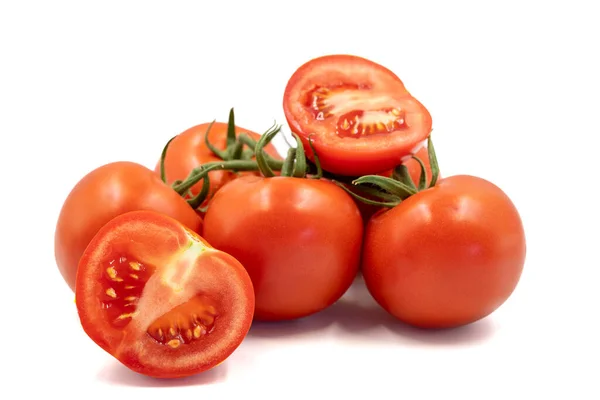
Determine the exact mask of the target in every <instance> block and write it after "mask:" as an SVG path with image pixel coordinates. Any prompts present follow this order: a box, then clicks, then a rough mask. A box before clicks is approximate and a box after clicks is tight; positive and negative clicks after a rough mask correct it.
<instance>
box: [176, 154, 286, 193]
mask: <svg viewBox="0 0 600 400" xmlns="http://www.w3.org/2000/svg"><path fill="white" fill-rule="evenodd" d="M282 166H283V162H282V161H279V162H274V163H272V164H271V163H270V165H269V168H271V169H276V170H280V169H281V167H282ZM213 167H214V168H213ZM224 169H226V170H237V171H257V170H259V165H258V162H256V161H254V160H230V161H213V162H210V163H206V164H202V165H201V166H199V167H196V168H194V169H193V170H192V172H191V173H190V175H188V177H187V178H186V179H185V180H184V181H183V182H180V183H179V184H178V185H174V186H173V190H175V191H176V192H177V193H179V194H180V195H182V194H183V193H186V192H187V191H188V190H189V189H190V188H192V187H193V186H194V185H195V184H196V183H198V182H200V180H201V179H203V178H204V177H205V176H206V175H208V172H210V171H215V170H224Z"/></svg>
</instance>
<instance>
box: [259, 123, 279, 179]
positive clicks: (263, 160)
mask: <svg viewBox="0 0 600 400" xmlns="http://www.w3.org/2000/svg"><path fill="white" fill-rule="evenodd" d="M280 130H281V126H277V125H273V126H272V127H271V129H270V130H268V131H267V132H265V133H263V134H262V135H261V136H260V139H259V140H258V142H257V143H256V147H255V148H254V153H255V154H256V162H257V163H258V167H259V169H260V172H261V173H262V175H263V176H264V177H265V178H271V177H273V176H275V173H274V172H273V170H272V169H271V167H270V165H269V159H268V157H267V154H266V152H265V151H264V147H265V146H266V145H267V143H269V142H270V141H271V140H272V139H273V138H274V137H275V135H277V133H279V131H280Z"/></svg>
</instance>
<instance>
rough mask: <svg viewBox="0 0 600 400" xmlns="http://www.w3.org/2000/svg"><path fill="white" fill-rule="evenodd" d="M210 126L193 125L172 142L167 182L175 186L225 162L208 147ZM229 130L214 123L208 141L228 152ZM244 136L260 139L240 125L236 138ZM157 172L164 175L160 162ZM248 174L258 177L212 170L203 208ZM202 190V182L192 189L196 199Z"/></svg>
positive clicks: (271, 151) (270, 150)
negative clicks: (203, 166)
mask: <svg viewBox="0 0 600 400" xmlns="http://www.w3.org/2000/svg"><path fill="white" fill-rule="evenodd" d="M209 126H210V123H203V124H200V125H196V126H193V127H191V128H189V129H187V130H185V131H184V132H182V133H180V134H179V135H177V136H176V137H175V138H174V139H173V140H172V141H171V143H170V144H169V147H168V149H167V153H166V156H165V164H164V165H165V177H166V181H167V183H169V184H172V183H173V182H175V181H176V180H184V179H185V178H186V177H187V176H188V174H189V173H190V172H191V171H192V170H193V169H194V168H196V167H198V166H199V165H201V164H205V163H208V162H214V161H221V160H222V159H221V158H219V157H218V156H217V155H216V154H215V153H213V152H212V151H211V150H210V149H209V148H208V147H206V144H205V140H204V139H205V134H206V131H207V129H208V127H209ZM227 127H228V124H227V123H224V122H214V123H213V125H212V127H211V128H210V131H209V133H208V139H209V141H210V143H211V144H212V145H213V146H215V147H216V148H217V149H219V150H224V149H226V148H227ZM240 133H246V134H247V135H248V136H250V137H251V138H252V139H254V140H258V139H259V138H260V135H259V134H258V133H255V132H252V131H249V130H247V129H244V128H241V127H238V126H236V136H237V135H239V134H240ZM264 150H265V151H266V152H267V154H269V155H270V156H271V157H273V158H275V159H277V160H281V159H282V158H281V156H280V155H279V153H278V152H277V149H276V148H275V147H274V146H273V145H272V144H268V145H267V146H265V148H264ZM154 171H155V173H156V174H157V175H159V176H160V160H159V161H158V162H157V163H156V167H155V168H154ZM244 175H256V172H254V171H247V172H246V171H241V172H239V173H235V172H232V171H228V170H216V171H211V172H210V173H209V174H208V176H209V181H210V191H209V194H208V197H207V199H206V201H205V202H204V203H203V204H202V205H201V207H204V206H206V204H208V200H209V199H210V197H212V195H213V194H214V193H215V192H216V191H217V190H218V189H219V188H220V187H221V186H223V185H224V184H225V183H227V182H229V181H230V180H233V179H235V178H236V177H238V176H244ZM201 189H202V181H200V182H198V183H197V184H196V185H194V186H193V187H192V189H191V194H192V196H193V195H196V194H198V193H199V192H200V190H201ZM203 214H204V213H203V212H200V215H203Z"/></svg>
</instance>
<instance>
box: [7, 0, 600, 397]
mask: <svg viewBox="0 0 600 400" xmlns="http://www.w3.org/2000/svg"><path fill="white" fill-rule="evenodd" d="M201 3H202V4H204V5H200V4H201ZM1 4H2V5H1V6H0V71H1V74H0V135H1V138H2V147H1V148H2V156H1V157H0V163H1V170H0V171H2V181H3V185H2V189H1V190H2V196H1V197H0V201H1V202H2V207H1V210H2V211H1V212H2V220H1V221H2V222H1V225H0V226H1V229H2V241H1V242H0V243H1V245H0V246H1V248H2V264H3V266H2V271H3V273H2V289H1V291H0V295H1V296H2V300H1V302H0V304H1V307H2V314H1V321H2V322H1V324H2V325H1V329H0V335H1V336H0V337H1V341H0V346H1V347H2V350H0V362H1V365H2V367H3V372H2V373H1V376H2V378H1V381H2V385H1V390H3V391H5V393H9V394H8V395H4V394H2V395H0V397H2V398H5V399H13V398H22V397H23V396H25V395H26V394H27V395H29V394H34V391H43V393H44V395H45V396H47V395H49V394H52V395H56V396H57V397H60V398H66V397H71V396H79V397H80V398H85V399H96V398H98V399H100V398H102V399H120V398H127V399H131V398H143V399H159V398H160V399H166V398H188V399H192V398H196V399H198V398H199V399H202V398H210V399H221V398H234V397H235V396H237V397H235V398H263V399H267V398H273V399H275V398H278V399H286V398H292V397H294V398H295V397H299V398H300V397H302V398H317V399H318V398H331V397H334V398H340V399H341V398H347V396H348V395H356V396H357V398H358V397H359V396H360V397H362V398H390V399H391V398H405V399H417V398H474V399H475V398H477V399H488V398H504V399H506V398H521V396H522V398H534V397H535V398H545V397H546V396H547V395H549V394H557V395H559V397H560V398H571V399H586V398H596V399H598V398H600V390H599V388H598V383H594V382H593V379H597V378H598V376H599V371H600V367H599V364H598V358H599V357H600V352H599V345H598V340H599V338H600V330H599V329H598V324H597V321H598V317H599V316H600V313H599V311H598V306H599V305H600V297H599V292H600V289H599V286H600V285H599V283H598V278H599V277H600V274H599V273H598V270H599V269H600V261H598V246H599V238H600V236H599V235H598V231H597V227H598V223H599V222H600V220H599V216H598V204H600V203H599V201H598V200H599V199H598V195H597V194H596V192H594V191H593V190H595V189H596V188H597V177H598V171H597V167H596V165H597V159H596V154H597V153H596V152H597V150H598V148H597V144H598V140H597V138H598V135H600V129H599V127H598V122H597V121H598V118H597V116H598V115H600V102H599V101H598V91H599V90H600V84H599V83H600V82H599V80H600V79H599V76H600V63H599V62H598V58H597V57H598V50H599V45H598V40H599V38H600V30H599V29H598V18H597V16H598V14H597V12H596V11H594V10H595V8H594V7H593V6H592V5H593V4H594V2H593V1H588V2H582V1H560V2H559V1H547V2H542V1H539V2H534V1H515V2H510V1H501V2H475V1H473V2H470V3H467V2H462V1H461V2H457V1H452V2H450V1H447V2H438V3H434V2H430V1H410V2H408V1H407V2H401V1H393V2H392V1H390V2H383V1H375V0H368V1H362V2H352V1H344V2H325V1H318V2H317V1H310V0H303V1H294V2H292V1H289V2H285V1H280V2H278V3H275V2H273V3H271V4H269V3H267V2H264V1H248V2H236V3H235V4H234V2H231V1H230V2H216V1H211V2H182V1H172V2H162V3H160V4H159V3H158V2H152V1H144V2H141V1H140V2H133V1H129V2H125V1H104V2H94V3H92V2H76V1H72V2H66V1H54V2H41V1H40V2H31V1H18V2H17V1H13V2H8V1H6V2H2V3H1ZM217 4H218V5H217ZM328 53H352V54H356V55H360V56H363V57H367V58H370V59H372V60H374V61H377V62H379V63H381V64H383V65H385V66H387V67H388V68H390V69H391V70H393V71H394V72H396V73H397V74H398V75H399V76H400V77H401V78H402V80H403V81H404V82H405V84H406V86H407V87H408V89H409V90H410V91H411V92H412V93H413V94H414V95H415V96H416V97H417V98H418V99H420V100H421V101H422V102H423V103H424V104H425V105H426V106H427V107H428V109H429V110H430V112H431V114H432V116H433V121H434V123H433V126H434V138H435V144H436V149H437V151H438V157H439V161H440V164H441V168H442V173H443V174H444V175H445V176H449V175H452V174H458V173H469V174H475V175H479V176H482V177H484V178H486V179H489V180H491V181H492V182H494V183H496V184H497V185H499V186H500V187H502V188H503V189H504V190H505V191H506V193H507V194H508V195H509V196H510V197H511V198H512V199H513V201H514V202H515V204H516V205H517V207H518V209H519V210H520V212H521V214H522V218H523V222H524V224H525V229H526V234H527V246H528V253H527V261H526V265H525V270H524V273H523V276H522V279H521V282H520V283H519V286H518V288H517V290H516V291H515V293H514V294H513V296H512V297H511V298H510V299H509V301H507V302H506V303H505V304H504V305H503V306H502V307H501V308H500V309H498V310H497V312H495V313H494V314H493V315H491V316H490V317H488V318H486V319H484V320H482V321H480V322H478V323H476V324H473V325H471V326H469V327H466V328H463V329H458V330H454V331H447V332H420V331H416V330H413V329H410V328H408V327H405V326H401V325H399V324H396V323H392V322H390V319H388V318H387V317H386V316H385V315H384V314H383V313H382V312H381V311H380V310H379V309H378V308H377V307H376V306H375V305H374V303H373V302H372V301H371V300H370V298H369V297H368V295H367V294H366V292H365V291H364V288H361V287H360V286H356V287H354V288H352V290H351V291H350V292H349V293H348V296H346V298H345V299H344V300H343V301H342V302H341V303H340V304H338V305H336V306H334V307H332V308H331V309H329V310H328V311H326V312H324V313H322V314H319V315H317V316H314V317H313V318H309V319H306V320H304V321H302V322H298V323H297V324H288V325H283V326H272V327H269V326H263V325H261V326H258V325H257V326H255V327H254V328H253V329H252V330H251V332H250V334H249V336H248V337H247V339H246V340H245V341H244V343H243V344H242V345H241V346H240V347H239V348H238V350H237V351H236V352H235V353H234V354H233V355H232V356H231V357H230V358H229V359H228V360H227V361H226V362H225V363H224V364H222V365H221V366H220V367H218V368H216V369H214V370H212V371H211V372H208V373H205V374H203V375H200V376H197V377H193V378H189V379H184V380H179V381H169V382H163V381H156V380H152V379H148V378H145V377H142V376H139V375H137V374H134V373H132V372H130V371H129V370H127V369H126V368H125V367H122V366H121V365H120V364H119V363H118V362H116V361H115V360H114V359H112V358H111V357H110V356H109V355H108V354H106V353H104V352H103V351H102V350H101V349H100V348H99V347H97V346H96V345H95V344H94V343H93V342H92V341H91V340H90V339H89V338H88V337H87V336H86V335H85V333H84V332H83V330H82V329H81V327H80V325H79V320H78V317H77V314H76V310H75V305H74V304H73V294H72V293H71V291H70V290H69V288H68V287H67V285H66V284H65V283H64V282H63V280H62V278H61V276H60V274H59V272H58V269H57V268H56V264H55V261H54V248H53V236H54V229H55V224H56V219H57V216H58V212H59V210H60V207H61V205H62V202H63V201H64V199H65V197H66V196H67V194H68V193H69V191H70V190H71V188H72V187H73V185H74V184H75V183H76V182H77V181H78V180H79V179H80V178H81V177H83V176H84V175H85V174H86V173H87V172H89V171H91V170H92V169H94V168H96V167H98V166H100V165H102V164H105V163H108V162H111V161H115V160H132V161H137V162H139V163H142V164H144V165H146V166H148V167H153V166H154V164H155V162H156V161H157V159H158V157H159V155H160V151H161V149H162V147H163V145H164V144H165V142H166V141H167V140H168V139H169V138H171V137H172V136H173V135H175V134H177V133H179V132H181V131H183V130H185V129H187V128H188V127H191V126H193V125H195V124H198V123H202V122H208V121H211V120H213V119H215V118H216V119H218V120H223V121H225V120H226V118H227V113H228V110H229V108H230V107H235V110H236V116H237V121H236V122H237V123H238V125H240V126H242V127H245V128H247V129H254V130H257V131H263V130H264V129H266V128H268V127H269V126H270V125H271V124H272V123H273V121H274V120H276V121H277V122H280V123H284V122H285V120H284V117H283V111H282V107H281V103H282V94H283V90H284V87H285V84H286V82H287V79H288V78H289V76H290V75H291V74H292V73H293V72H294V70H295V69H296V68H297V67H299V66H300V65H301V64H302V63H304V62H305V61H308V60H309V59H311V58H313V57H316V56H320V55H323V54H328ZM351 302H358V303H359V305H360V307H358V308H357V307H354V306H352V305H351V304H350V303H351Z"/></svg>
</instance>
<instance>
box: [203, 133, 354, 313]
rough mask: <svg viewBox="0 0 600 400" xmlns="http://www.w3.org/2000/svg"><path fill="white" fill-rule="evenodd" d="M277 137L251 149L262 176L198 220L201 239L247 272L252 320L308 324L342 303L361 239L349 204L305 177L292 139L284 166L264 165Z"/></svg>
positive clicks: (230, 187) (229, 188)
mask: <svg viewBox="0 0 600 400" xmlns="http://www.w3.org/2000/svg"><path fill="white" fill-rule="evenodd" d="M275 134H276V132H275V131H274V132H273V133H269V134H266V135H264V136H263V137H262V138H261V139H260V140H259V143H258V146H257V148H258V149H257V150H256V155H257V157H256V161H257V163H258V165H259V168H260V171H261V173H262V176H260V177H259V176H246V177H242V178H239V179H236V180H234V181H231V182H229V183H228V184H227V185H225V186H223V187H222V188H221V189H220V190H219V191H217V193H216V194H215V195H214V197H213V198H212V199H211V201H210V203H209V207H208V211H207V212H206V216H205V220H204V238H205V239H206V240H207V241H208V242H209V243H211V245H213V246H214V247H215V248H217V249H220V250H222V251H225V252H227V253H228V254H231V255H232V256H234V257H235V258H236V259H238V260H239V261H240V262H241V263H242V265H244V267H245V268H246V270H247V271H248V273H249V275H250V278H251V279H252V282H253V286H254V291H255V296H256V307H255V313H254V319H255V320H262V321H282V320H292V319H298V318H302V317H306V316H309V315H312V314H315V313H317V312H319V311H321V310H323V309H325V308H327V307H329V306H330V305H332V304H333V303H335V302H336V301H337V300H338V299H339V298H341V297H342V295H343V294H344V293H345V292H346V290H347V289H348V288H349V287H350V285H351V284H352V282H353V280H354V278H355V276H356V274H357V271H358V267H359V262H360V251H361V244H362V235H363V224H362V220H361V216H360V212H359V210H358V208H357V206H356V204H355V202H354V200H353V199H352V198H351V197H350V196H349V195H348V194H347V193H346V192H345V191H344V190H343V189H341V188H339V187H338V186H337V185H336V184H335V183H334V182H332V181H330V180H326V179H320V177H321V172H322V171H320V169H318V171H317V172H316V173H315V174H314V175H312V174H308V173H307V171H308V166H307V163H306V158H305V153H304V148H303V146H302V142H301V140H300V139H299V138H298V137H296V140H297V143H298V145H297V147H296V148H290V149H289V150H288V156H287V157H286V159H285V160H284V161H283V163H273V162H271V163H269V160H268V159H267V158H265V155H264V152H262V151H261V150H260V148H261V147H262V146H264V144H265V143H268V142H269V141H270V140H271V138H272V137H273V136H274V135H275ZM317 166H318V163H317ZM274 167H275V168H278V169H280V175H279V176H275V174H274V171H273V168H274Z"/></svg>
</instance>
